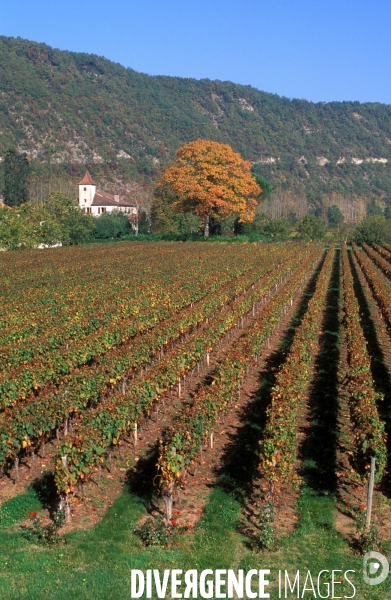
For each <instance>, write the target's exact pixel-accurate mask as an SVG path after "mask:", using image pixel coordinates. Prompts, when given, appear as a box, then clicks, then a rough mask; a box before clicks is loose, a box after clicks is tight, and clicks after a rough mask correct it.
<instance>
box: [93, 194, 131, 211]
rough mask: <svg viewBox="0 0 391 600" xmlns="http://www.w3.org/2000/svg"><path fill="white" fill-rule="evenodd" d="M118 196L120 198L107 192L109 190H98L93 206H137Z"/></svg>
mask: <svg viewBox="0 0 391 600" xmlns="http://www.w3.org/2000/svg"><path fill="white" fill-rule="evenodd" d="M117 198H118V200H116V199H115V197H114V196H112V195H111V194H107V192H102V191H101V190H96V192H95V196H94V199H93V201H92V204H91V206H118V207H119V206H126V207H129V208H136V207H135V206H134V204H131V203H130V202H126V201H125V200H124V199H123V198H121V196H117Z"/></svg>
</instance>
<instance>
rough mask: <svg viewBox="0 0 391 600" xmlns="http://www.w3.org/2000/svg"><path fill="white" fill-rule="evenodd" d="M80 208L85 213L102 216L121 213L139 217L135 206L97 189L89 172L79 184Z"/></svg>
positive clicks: (119, 197)
mask: <svg viewBox="0 0 391 600" xmlns="http://www.w3.org/2000/svg"><path fill="white" fill-rule="evenodd" d="M79 206H80V208H82V209H83V211H84V212H85V213H90V214H91V215H102V214H104V213H109V212H114V211H117V212H118V211H120V212H123V213H126V214H128V215H137V208H136V206H134V204H131V203H130V202H126V201H125V200H124V199H123V198H121V196H117V195H114V196H113V195H111V194H108V193H107V192H102V191H101V190H97V189H96V183H94V181H93V180H92V179H91V175H90V174H89V172H88V171H86V174H85V175H84V177H83V179H82V180H81V181H80V183H79Z"/></svg>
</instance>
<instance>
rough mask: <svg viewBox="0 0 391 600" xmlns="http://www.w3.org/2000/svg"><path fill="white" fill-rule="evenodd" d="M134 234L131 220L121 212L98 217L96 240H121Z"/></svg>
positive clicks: (95, 231) (96, 221)
mask: <svg viewBox="0 0 391 600" xmlns="http://www.w3.org/2000/svg"><path fill="white" fill-rule="evenodd" d="M129 233H132V229H131V226H130V223H129V219H128V217H127V216H126V215H124V214H123V213H121V212H114V213H106V214H103V215H100V217H96V219H95V230H94V233H93V235H94V238H97V239H109V238H120V237H123V236H124V235H128V234H129Z"/></svg>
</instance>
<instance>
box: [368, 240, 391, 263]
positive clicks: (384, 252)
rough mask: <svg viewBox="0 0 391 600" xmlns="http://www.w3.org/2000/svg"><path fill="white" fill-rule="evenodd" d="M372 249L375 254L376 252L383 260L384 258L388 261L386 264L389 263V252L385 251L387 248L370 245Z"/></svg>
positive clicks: (390, 260)
mask: <svg viewBox="0 0 391 600" xmlns="http://www.w3.org/2000/svg"><path fill="white" fill-rule="evenodd" d="M372 246H373V248H374V249H375V250H376V252H378V253H379V254H381V255H382V257H383V258H385V259H386V260H388V262H391V251H390V250H387V248H384V247H383V246H379V244H375V243H373V244H372Z"/></svg>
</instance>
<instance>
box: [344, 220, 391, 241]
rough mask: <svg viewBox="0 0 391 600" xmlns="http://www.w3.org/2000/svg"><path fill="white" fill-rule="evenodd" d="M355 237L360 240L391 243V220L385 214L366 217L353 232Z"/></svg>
mask: <svg viewBox="0 0 391 600" xmlns="http://www.w3.org/2000/svg"><path fill="white" fill-rule="evenodd" d="M353 239H354V240H355V241H356V242H358V243H361V242H367V243H368V244H371V243H372V242H376V243H381V242H386V243H387V244H391V221H390V219H386V217H385V216H383V215H373V216H371V217H366V218H365V219H363V220H362V221H361V223H359V225H358V226H357V227H356V229H355V231H354V232H353Z"/></svg>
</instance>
